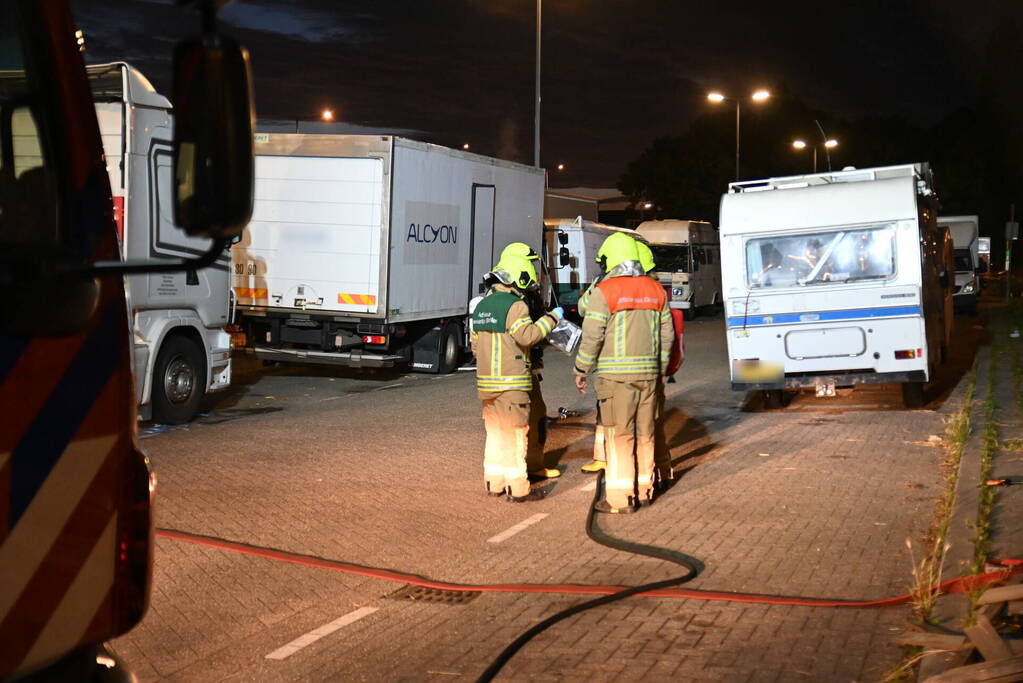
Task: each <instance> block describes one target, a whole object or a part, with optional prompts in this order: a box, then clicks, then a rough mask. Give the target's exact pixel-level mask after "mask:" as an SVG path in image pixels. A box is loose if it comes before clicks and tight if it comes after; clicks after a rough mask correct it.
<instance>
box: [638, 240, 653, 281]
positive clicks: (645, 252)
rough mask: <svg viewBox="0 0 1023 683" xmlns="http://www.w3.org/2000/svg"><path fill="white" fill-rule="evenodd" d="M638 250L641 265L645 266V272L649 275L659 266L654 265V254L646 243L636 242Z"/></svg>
mask: <svg viewBox="0 0 1023 683" xmlns="http://www.w3.org/2000/svg"><path fill="white" fill-rule="evenodd" d="M636 250H637V251H638V252H639V265H641V266H643V272H644V273H649V272H650V271H652V270H653V269H654V268H655V267H656V266H657V264H656V263H654V252H653V251H652V250H651V249H650V245H648V244H647V243H646V242H640V241H639V240H636Z"/></svg>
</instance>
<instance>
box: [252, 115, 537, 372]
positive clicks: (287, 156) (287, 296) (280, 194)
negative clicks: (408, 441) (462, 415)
mask: <svg viewBox="0 0 1023 683" xmlns="http://www.w3.org/2000/svg"><path fill="white" fill-rule="evenodd" d="M255 152H256V204H255V209H254V213H253V218H252V222H251V223H250V225H249V228H248V229H247V230H246V234H245V236H244V237H243V239H242V241H241V242H239V243H237V244H236V245H235V246H234V247H233V257H234V271H233V287H234V292H235V294H236V295H237V297H238V298H237V300H238V314H239V321H240V322H241V324H242V326H243V329H244V332H245V337H246V344H247V346H248V347H250V349H251V350H252V352H253V353H255V354H256V356H257V357H260V358H262V359H264V360H274V361H284V362H299V363H303V362H305V363H326V364H337V365H351V366H369V367H389V366H394V365H400V364H409V365H411V367H412V368H413V369H415V370H421V371H426V372H450V371H452V370H454V369H455V368H456V367H457V365H458V364H459V361H460V357H461V355H462V352H463V350H464V349H465V348H467V347H468V337H467V330H468V324H467V322H468V321H467V315H468V310H469V301H470V299H472V298H473V297H475V296H477V295H478V294H480V293H482V279H483V275H484V274H485V273H487V272H488V271H489V270H490V269H491V268H492V267H493V266H494V263H495V262H496V260H497V258H498V256H499V255H500V253H501V250H502V249H503V248H504V247H505V246H506V245H507V244H508V243H510V242H525V243H526V244H528V245H530V246H531V247H533V248H534V249H535V250H537V252H539V250H540V240H541V235H542V212H543V202H544V174H543V170H542V169H536V168H533V167H529V166H523V165H521V164H515V163H511V162H507V161H501V160H498V159H491V158H487V157H483V156H480V155H477V154H471V153H468V152H463V151H459V150H452V149H448V148H445V147H439V146H437V145H429V144H424V143H420V142H416V141H413V140H408V139H405V138H400V137H392V136H386V135H385V136H379V135H310V134H300V135H295V134H271V133H263V134H257V135H256V142H255Z"/></svg>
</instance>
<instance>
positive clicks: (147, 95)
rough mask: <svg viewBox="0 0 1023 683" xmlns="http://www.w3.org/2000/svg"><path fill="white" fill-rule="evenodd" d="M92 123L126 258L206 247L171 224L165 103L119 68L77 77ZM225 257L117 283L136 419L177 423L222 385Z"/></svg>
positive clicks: (227, 353) (226, 356)
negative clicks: (88, 95)
mask: <svg viewBox="0 0 1023 683" xmlns="http://www.w3.org/2000/svg"><path fill="white" fill-rule="evenodd" d="M86 71H87V73H88V77H89V83H90V85H91V87H92V96H93V101H94V102H95V106H96V116H97V118H98V120H99V129H100V135H101V137H102V140H103V152H104V155H105V156H106V164H107V173H108V175H109V176H110V188H111V191H112V193H113V202H114V218H115V221H116V223H117V233H118V238H119V240H120V245H121V254H122V257H123V258H125V259H127V260H141V259H150V258H157V259H159V258H164V259H168V258H189V257H194V256H198V255H201V254H204V253H206V251H207V250H209V248H210V244H211V243H210V240H208V239H201V238H196V237H189V236H188V235H186V234H185V233H184V232H183V231H181V230H179V229H178V228H177V227H176V226H175V224H174V215H173V202H172V196H173V194H172V191H173V185H172V183H173V182H174V168H173V154H172V131H173V118H172V110H171V104H170V102H169V101H168V100H167V98H165V97H164V96H163V95H160V94H159V93H158V92H156V90H155V89H154V88H153V86H152V85H151V84H150V83H149V81H148V80H147V79H146V77H145V76H143V75H142V73H141V72H139V71H138V70H137V69H135V68H133V67H132V66H130V65H128V64H126V63H124V62H118V63H112V64H98V65H94V66H89V67H88V68H87V69H86ZM229 259H230V254H229V252H228V251H226V250H225V251H224V254H223V256H222V257H221V258H220V259H218V260H217V261H216V262H215V263H214V264H213V265H211V266H209V267H208V268H203V269H201V270H193V271H187V272H172V273H143V274H139V275H128V276H126V280H127V281H126V287H127V291H128V308H129V311H130V314H131V319H132V323H133V327H134V335H133V339H134V344H133V361H134V376H135V394H136V397H137V399H138V403H139V415H140V417H143V418H148V417H152V418H153V419H154V420H157V421H159V422H165V423H171V424H177V423H181V422H187V421H189V420H191V419H192V418H193V417H195V415H196V413H197V412H198V410H199V404H200V401H201V400H202V397H203V395H204V394H206V393H207V392H211V391H218V390H220V389H224V388H226V387H227V386H228V385H229V384H230V382H231V339H230V335H228V333H227V332H226V331H225V330H224V327H225V325H227V324H228V313H229V297H230V293H229V289H228V287H229V278H230V276H229Z"/></svg>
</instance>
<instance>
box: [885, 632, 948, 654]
mask: <svg viewBox="0 0 1023 683" xmlns="http://www.w3.org/2000/svg"><path fill="white" fill-rule="evenodd" d="M892 643H894V644H895V645H909V646H910V647H922V648H924V649H927V650H961V649H963V648H964V647H966V646H967V642H966V636H954V635H948V634H945V633H926V632H913V633H904V634H902V635H901V636H899V637H898V638H896V639H895V640H893V641H892Z"/></svg>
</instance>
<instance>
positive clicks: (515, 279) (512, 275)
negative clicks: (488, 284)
mask: <svg viewBox="0 0 1023 683" xmlns="http://www.w3.org/2000/svg"><path fill="white" fill-rule="evenodd" d="M493 272H494V274H495V275H496V276H497V278H498V279H499V280H500V281H501V282H502V283H504V284H506V285H512V286H513V287H517V288H518V289H521V290H528V289H535V288H536V287H537V285H538V284H539V283H538V282H537V281H536V268H534V267H533V264H532V263H530V262H529V260H528V259H526V258H525V257H523V256H515V255H511V256H504V257H502V258H501V261H500V262H499V263H498V264H497V265H496V266H494V271H493Z"/></svg>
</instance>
